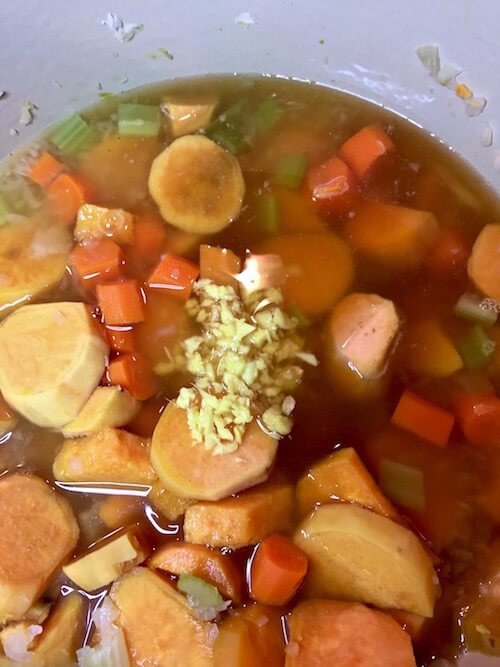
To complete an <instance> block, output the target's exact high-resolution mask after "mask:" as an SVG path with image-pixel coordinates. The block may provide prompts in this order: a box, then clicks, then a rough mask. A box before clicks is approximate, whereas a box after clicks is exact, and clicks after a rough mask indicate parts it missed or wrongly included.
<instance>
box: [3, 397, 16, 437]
mask: <svg viewBox="0 0 500 667" xmlns="http://www.w3.org/2000/svg"><path fill="white" fill-rule="evenodd" d="M17 421H18V420H17V416H16V414H15V412H14V410H12V408H11V407H10V406H9V405H8V404H7V403H6V401H5V400H4V398H3V397H2V395H1V394H0V438H1V437H2V436H3V435H5V434H6V433H9V432H10V431H12V430H13V429H14V428H15V426H16V424H17Z"/></svg>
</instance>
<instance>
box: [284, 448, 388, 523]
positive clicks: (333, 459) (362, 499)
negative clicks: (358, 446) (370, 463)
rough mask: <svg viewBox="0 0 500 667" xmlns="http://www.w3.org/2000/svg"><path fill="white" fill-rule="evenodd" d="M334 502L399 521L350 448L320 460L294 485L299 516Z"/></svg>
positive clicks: (353, 450)
mask: <svg viewBox="0 0 500 667" xmlns="http://www.w3.org/2000/svg"><path fill="white" fill-rule="evenodd" d="M337 499H339V500H345V501H348V502H354V503H357V504H358V505H364V506H366V507H369V508H370V509H372V510H373V511H374V512H377V513H378V514H381V515H382V516H386V517H388V518H389V519H394V520H397V519H398V513H397V512H396V510H395V509H394V507H393V506H392V505H391V503H390V502H389V501H388V500H387V498H386V497H385V496H384V494H383V493H382V492H381V490H380V489H379V487H378V486H377V484H376V482H375V480H374V479H373V477H372V476H371V475H370V473H369V472H368V470H367V468H366V467H365V466H364V464H363V462H362V461H361V459H360V458H359V456H358V454H357V452H356V450H355V449H353V448H352V447H347V448H346V449H341V450H339V451H336V452H333V454H330V455H329V456H327V457H325V458H324V459H321V460H320V461H318V462H317V463H315V464H314V465H313V466H312V467H311V468H310V469H309V470H308V471H307V472H306V474H305V475H303V476H302V477H301V478H300V480H299V481H298V483H297V505H298V513H299V515H300V516H301V517H304V516H305V515H306V514H308V513H309V512H310V511H311V510H312V509H313V508H314V506H315V505H317V504H323V503H328V502H331V501H332V500H337Z"/></svg>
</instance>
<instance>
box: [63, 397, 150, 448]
mask: <svg viewBox="0 0 500 667" xmlns="http://www.w3.org/2000/svg"><path fill="white" fill-rule="evenodd" d="M138 410H139V403H138V401H137V400H136V399H135V398H134V397H133V396H132V395H131V394H129V393H128V391H123V390H122V389H120V388H119V387H96V389H95V390H94V392H93V393H92V395H91V396H90V398H89V400H88V401H87V402H86V403H85V405H84V406H83V408H82V409H81V410H80V412H79V413H78V415H77V416H76V418H75V419H73V421H71V422H70V423H69V424H66V426H64V427H63V435H64V437H65V438H75V437H79V436H82V435H89V434H90V433H95V432H96V431H100V430H101V429H103V428H106V427H111V428H116V427H118V426H124V425H125V424H128V422H129V421H130V420H131V419H132V418H133V417H134V416H135V415H136V414H137V412H138Z"/></svg>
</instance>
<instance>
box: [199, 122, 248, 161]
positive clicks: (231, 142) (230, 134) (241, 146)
mask: <svg viewBox="0 0 500 667" xmlns="http://www.w3.org/2000/svg"><path fill="white" fill-rule="evenodd" d="M206 135H207V137H209V138H210V139H212V141H215V143H216V144H219V146H221V147H222V148H225V150H227V151H230V152H231V153H234V154H235V155H236V154H238V153H242V152H243V151H244V150H245V148H247V143H246V141H245V138H244V136H243V134H242V132H241V131H240V130H239V129H238V128H237V127H234V126H233V125H230V124H229V123H226V122H225V121H216V122H215V123H213V124H212V125H211V126H210V127H209V128H208V129H207V132H206Z"/></svg>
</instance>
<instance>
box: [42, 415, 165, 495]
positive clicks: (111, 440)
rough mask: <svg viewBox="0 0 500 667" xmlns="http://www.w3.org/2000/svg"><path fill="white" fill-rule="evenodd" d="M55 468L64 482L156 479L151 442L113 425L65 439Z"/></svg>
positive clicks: (135, 481)
mask: <svg viewBox="0 0 500 667" xmlns="http://www.w3.org/2000/svg"><path fill="white" fill-rule="evenodd" d="M52 471H53V474H54V477H55V479H57V480H59V481H61V482H123V483H125V484H127V483H128V484H151V483H152V482H154V481H155V479H156V475H155V473H154V470H153V469H152V468H151V465H150V463H149V442H148V441H147V440H143V439H142V438H139V437H138V436H136V435H132V434H131V433H127V431H121V430H119V429H114V428H107V429H103V430H102V431H99V432H98V433H95V434H93V435H89V436H87V437H85V438H80V439H78V440H75V439H71V440H65V441H64V444H63V446H62V448H61V449H60V450H59V452H58V453H57V455H56V457H55V459H54V464H53V468H52Z"/></svg>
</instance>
